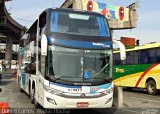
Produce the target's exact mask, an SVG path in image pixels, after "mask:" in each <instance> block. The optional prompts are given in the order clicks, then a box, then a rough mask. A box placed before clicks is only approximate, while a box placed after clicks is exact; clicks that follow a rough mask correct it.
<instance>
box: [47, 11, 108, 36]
mask: <svg viewBox="0 0 160 114" xmlns="http://www.w3.org/2000/svg"><path fill="white" fill-rule="evenodd" d="M50 32H51V33H55V32H58V33H67V34H75V35H85V36H102V37H110V32H109V27H108V23H107V20H106V18H105V17H104V16H102V15H93V14H88V13H85V14H83V13H75V12H61V11H57V12H51V14H50Z"/></svg>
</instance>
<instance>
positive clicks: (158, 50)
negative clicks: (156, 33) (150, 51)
mask: <svg viewBox="0 0 160 114" xmlns="http://www.w3.org/2000/svg"><path fill="white" fill-rule="evenodd" d="M157 62H158V63H159V62H160V49H159V48H158V49H157Z"/></svg>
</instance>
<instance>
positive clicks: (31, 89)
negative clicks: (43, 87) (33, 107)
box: [30, 87, 34, 104]
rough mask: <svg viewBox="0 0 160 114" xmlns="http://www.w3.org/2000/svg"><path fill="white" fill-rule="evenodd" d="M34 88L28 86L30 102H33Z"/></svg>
mask: <svg viewBox="0 0 160 114" xmlns="http://www.w3.org/2000/svg"><path fill="white" fill-rule="evenodd" d="M33 91H34V89H33V88H32V87H31V88H30V100H31V103H32V104H34V92H33Z"/></svg>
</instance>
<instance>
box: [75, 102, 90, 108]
mask: <svg viewBox="0 0 160 114" xmlns="http://www.w3.org/2000/svg"><path fill="white" fill-rule="evenodd" d="M88 106H89V103H88V102H77V108H86V107H88Z"/></svg>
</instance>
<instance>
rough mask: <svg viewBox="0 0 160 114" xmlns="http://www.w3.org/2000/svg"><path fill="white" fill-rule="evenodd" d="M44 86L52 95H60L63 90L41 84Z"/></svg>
mask: <svg viewBox="0 0 160 114" xmlns="http://www.w3.org/2000/svg"><path fill="white" fill-rule="evenodd" d="M43 87H44V90H45V91H47V92H48V93H51V94H54V95H61V94H62V93H63V92H62V91H59V90H57V89H53V88H50V87H48V86H46V85H43Z"/></svg>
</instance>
